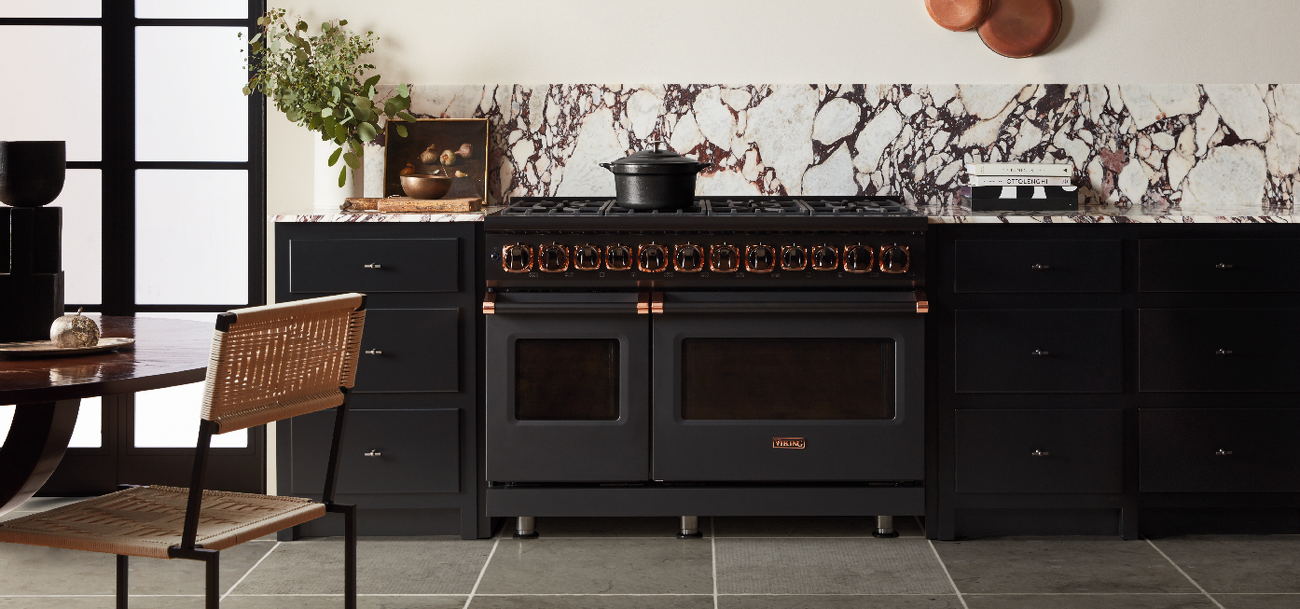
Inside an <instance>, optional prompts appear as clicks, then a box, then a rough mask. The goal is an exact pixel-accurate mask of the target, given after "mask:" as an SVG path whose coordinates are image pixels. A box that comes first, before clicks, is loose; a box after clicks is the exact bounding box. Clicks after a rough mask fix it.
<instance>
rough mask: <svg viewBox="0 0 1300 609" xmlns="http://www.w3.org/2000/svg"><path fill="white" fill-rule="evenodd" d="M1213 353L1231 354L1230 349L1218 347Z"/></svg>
mask: <svg viewBox="0 0 1300 609" xmlns="http://www.w3.org/2000/svg"><path fill="white" fill-rule="evenodd" d="M1214 354H1215V355H1232V351H1231V350H1230V349H1219V350H1218V351H1215V352H1214Z"/></svg>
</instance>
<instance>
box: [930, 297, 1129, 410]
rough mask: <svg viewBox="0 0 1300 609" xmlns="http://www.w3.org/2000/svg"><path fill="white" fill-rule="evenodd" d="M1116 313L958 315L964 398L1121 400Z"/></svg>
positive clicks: (959, 386) (958, 384) (958, 380)
mask: <svg viewBox="0 0 1300 609" xmlns="http://www.w3.org/2000/svg"><path fill="white" fill-rule="evenodd" d="M1121 319H1122V318H1121V313H1120V311H1118V310H1060V311H1040V310H1017V311H971V310H958V311H955V312H954V325H955V333H956V362H955V371H956V374H955V375H954V376H955V389H956V391H957V392H958V393H1118V392H1120V391H1122V390H1123V385H1124V383H1123V379H1124V367H1123V361H1122V360H1123V349H1122V345H1121V342H1122V335H1123V328H1122V324H1121Z"/></svg>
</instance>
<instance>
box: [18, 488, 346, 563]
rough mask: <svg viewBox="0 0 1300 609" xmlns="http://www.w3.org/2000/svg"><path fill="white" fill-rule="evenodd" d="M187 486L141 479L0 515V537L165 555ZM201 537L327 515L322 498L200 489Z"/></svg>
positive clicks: (276, 527)
mask: <svg viewBox="0 0 1300 609" xmlns="http://www.w3.org/2000/svg"><path fill="white" fill-rule="evenodd" d="M189 492H190V491H189V489H184V488H176V487H171V486H139V487H133V488H128V489H124V490H120V491H117V492H115V493H110V494H107V495H104V496H102V497H96V498H94V499H88V500H86V501H82V502H79V503H74V504H72V505H67V506H64V507H60V508H55V509H52V510H48V511H45V512H40V513H37V514H32V515H31V516H25V517H22V518H16V519H14V520H8V521H5V522H0V542H10V543H21V544H26V545H31V546H46V547H51V548H68V549H72V550H88V551H91V552H105V553H108V554H123V555H127V556H144V557H149V558H170V556H168V554H167V548H169V547H171V546H178V545H180V543H181V530H182V528H183V526H184V524H185V503H186V500H187V499H188V498H189ZM200 514H201V515H200V517H199V530H198V537H197V538H196V540H195V543H196V544H197V545H198V546H199V547H202V548H205V549H208V550H224V549H226V548H229V547H231V546H235V545H238V544H241V543H244V542H246V541H251V540H253V539H257V538H258V537H262V536H263V535H268V534H270V533H274V532H276V531H280V530H283V529H286V528H289V527H291V526H294V525H298V524H302V523H304V522H308V521H310V520H314V519H316V518H320V517H321V516H324V515H325V505H324V504H321V503H316V502H313V501H311V500H310V499H303V498H300V497H277V496H271V495H256V494H251V493H233V492H228V491H209V490H205V491H203V506H202V509H201V510H200Z"/></svg>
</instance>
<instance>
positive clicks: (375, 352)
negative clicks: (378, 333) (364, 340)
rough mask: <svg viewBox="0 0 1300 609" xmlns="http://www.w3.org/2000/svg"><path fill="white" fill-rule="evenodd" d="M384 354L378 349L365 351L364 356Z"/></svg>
mask: <svg viewBox="0 0 1300 609" xmlns="http://www.w3.org/2000/svg"><path fill="white" fill-rule="evenodd" d="M383 354H384V352H383V351H380V350H379V349H366V355H383Z"/></svg>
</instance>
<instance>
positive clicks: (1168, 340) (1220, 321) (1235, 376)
mask: <svg viewBox="0 0 1300 609" xmlns="http://www.w3.org/2000/svg"><path fill="white" fill-rule="evenodd" d="M1138 319H1139V330H1138V333H1139V335H1140V339H1139V349H1140V355H1139V357H1140V364H1139V368H1140V370H1141V371H1140V373H1139V390H1141V391H1300V375H1298V374H1296V371H1297V370H1300V341H1297V340H1296V337H1298V336H1300V309H1142V310H1140V311H1139V312H1138Z"/></svg>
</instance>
